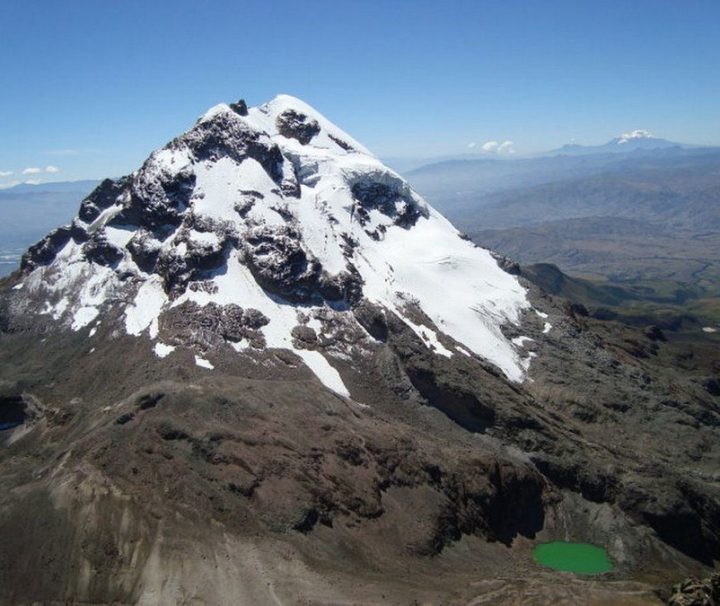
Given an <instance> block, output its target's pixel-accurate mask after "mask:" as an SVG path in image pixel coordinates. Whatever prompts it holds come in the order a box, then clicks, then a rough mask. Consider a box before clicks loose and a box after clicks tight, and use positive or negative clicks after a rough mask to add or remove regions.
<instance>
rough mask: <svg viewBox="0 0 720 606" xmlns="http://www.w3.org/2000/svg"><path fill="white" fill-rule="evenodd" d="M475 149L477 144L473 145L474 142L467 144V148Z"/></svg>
mask: <svg viewBox="0 0 720 606" xmlns="http://www.w3.org/2000/svg"><path fill="white" fill-rule="evenodd" d="M476 147H477V143H475V141H473V142H471V143H468V148H470V149H475V148H476Z"/></svg>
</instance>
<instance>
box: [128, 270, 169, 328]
mask: <svg viewBox="0 0 720 606" xmlns="http://www.w3.org/2000/svg"><path fill="white" fill-rule="evenodd" d="M166 302H167V295H166V294H165V291H164V290H163V286H162V282H161V280H160V278H159V277H158V276H152V277H150V278H149V279H148V280H146V281H145V282H143V284H142V285H141V286H140V288H139V289H138V292H137V295H136V296H135V300H134V301H133V303H132V304H131V305H128V306H127V307H126V308H125V330H126V331H127V333H128V334H129V335H133V336H136V337H137V336H139V335H140V334H141V333H142V332H143V331H144V330H145V329H146V328H149V327H150V325H151V324H152V322H153V320H156V319H157V317H158V316H159V315H160V312H161V311H162V308H163V306H164V305H165V303H166Z"/></svg>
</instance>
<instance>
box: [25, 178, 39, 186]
mask: <svg viewBox="0 0 720 606" xmlns="http://www.w3.org/2000/svg"><path fill="white" fill-rule="evenodd" d="M24 183H25V185H40V184H41V183H42V179H28V180H27V181H25V182H24Z"/></svg>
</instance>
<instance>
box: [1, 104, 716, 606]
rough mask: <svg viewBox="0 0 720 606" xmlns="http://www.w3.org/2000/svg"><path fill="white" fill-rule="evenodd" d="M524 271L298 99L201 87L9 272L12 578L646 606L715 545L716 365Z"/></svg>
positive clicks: (336, 595)
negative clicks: (536, 545) (584, 568)
mask: <svg viewBox="0 0 720 606" xmlns="http://www.w3.org/2000/svg"><path fill="white" fill-rule="evenodd" d="M522 275H523V272H522V270H521V268H519V267H518V266H517V265H516V264H514V263H512V261H510V260H508V259H498V258H497V257H496V256H495V255H493V254H492V253H491V252H490V251H487V250H485V249H482V248H479V247H477V246H475V245H474V244H473V243H472V242H469V241H468V240H467V239H466V238H464V237H463V236H462V235H461V234H460V233H459V232H457V231H456V230H455V229H454V228H453V227H452V226H451V225H450V224H449V223H447V221H445V220H444V219H443V218H442V217H441V216H440V215H438V213H436V212H435V211H434V210H433V209H432V208H431V207H430V206H428V205H427V204H426V203H425V202H424V200H423V199H422V198H421V197H420V196H418V195H417V194H416V193H415V192H413V191H412V189H411V188H410V187H409V186H408V185H407V183H406V182H405V181H404V180H403V179H402V178H401V177H400V176H398V175H397V174H395V173H393V172H392V171H390V170H389V169H387V168H386V167H384V166H383V165H382V164H381V163H380V162H379V161H378V160H377V159H376V158H375V157H373V156H372V155H371V154H370V153H369V152H368V151H367V150H365V149H364V148H363V147H362V145H360V144H359V143H358V142H356V141H354V140H353V139H352V138H351V137H350V136H349V135H347V134H346V133H343V132H342V131H341V130H340V129H339V128H337V127H336V126H335V125H333V124H332V123H330V122H329V121H328V120H326V119H325V118H324V117H323V116H321V115H320V114H319V113H317V112H316V111H315V110H313V109H312V108H310V107H308V106H307V105H305V104H304V103H302V102H301V101H299V100H297V99H293V98H290V97H285V96H282V97H279V98H277V99H275V100H273V101H271V102H270V103H268V104H266V105H264V106H261V107H259V108H247V106H246V105H245V104H244V102H239V103H237V104H233V105H231V106H226V105H220V106H217V107H216V108H213V109H212V110H210V111H209V112H208V113H207V114H205V115H204V116H203V117H201V118H200V120H199V121H198V122H197V123H196V124H195V125H194V126H193V127H192V128H191V129H190V130H189V131H187V132H186V133H184V134H183V135H181V136H179V137H178V138H177V139H175V140H173V141H171V142H170V143H169V144H168V145H167V146H165V147H164V148H163V149H161V150H158V151H156V152H154V153H153V154H152V155H151V156H150V158H148V160H147V161H146V162H145V164H144V165H143V166H142V167H141V168H140V169H139V170H138V171H136V172H134V173H133V174H131V175H129V176H127V177H124V178H122V179H119V180H117V181H109V180H108V181H104V182H103V183H102V184H101V185H100V186H99V187H98V188H97V189H96V191H95V192H93V193H92V194H91V195H90V196H89V197H88V198H87V199H86V200H84V201H83V202H82V204H81V207H80V212H79V214H78V217H77V218H76V219H75V221H74V222H73V223H72V225H71V226H68V227H63V228H60V229H58V230H56V231H55V232H53V233H51V234H50V235H49V236H47V237H46V238H45V239H44V240H43V241H41V242H40V243H38V244H37V245H35V246H33V247H32V248H31V249H30V250H29V251H28V253H27V254H26V255H25V257H24V260H23V265H22V268H21V270H20V271H19V272H17V273H16V274H14V275H13V276H11V277H10V278H8V279H7V280H5V281H3V282H1V283H0V427H3V428H2V429H0V469H2V472H0V513H2V515H0V536H2V537H3V549H2V550H0V602H3V601H5V602H8V603H31V602H46V603H65V602H88V603H163V604H165V603H167V604H175V603H183V604H190V603H212V604H238V603H240V604H266V603H269V604H271V603H278V602H281V603H291V604H294V603H356V602H358V601H359V602H360V603H412V602H413V601H415V600H416V601H427V600H430V601H434V602H438V603H448V604H454V603H458V604H467V603H478V604H479V603H488V600H490V601H494V603H531V602H532V600H535V601H536V603H561V602H565V603H593V601H596V602H597V603H618V604H627V603H656V602H653V600H655V598H654V597H653V596H654V595H655V594H654V593H653V592H654V590H655V589H656V588H655V587H650V586H648V585H646V584H642V583H640V584H638V583H639V582H638V581H637V579H638V578H642V579H645V578H654V579H664V580H665V581H666V583H665V585H666V586H668V587H669V586H670V585H671V584H672V583H673V582H675V581H676V580H677V579H678V578H683V577H686V576H689V575H690V574H699V573H700V572H701V571H703V570H704V567H705V566H708V565H711V564H712V562H713V560H717V559H720V500H719V496H720V494H719V493H720V491H719V490H718V485H717V481H718V478H717V473H716V470H717V469H718V468H720V467H719V466H720V448H719V447H718V444H720V440H718V438H719V437H720V436H718V433H719V431H720V409H718V407H717V397H716V395H714V389H713V385H711V384H710V382H708V377H707V375H704V376H702V377H685V376H683V375H682V374H680V373H678V372H677V371H676V370H675V369H674V368H672V367H670V366H667V365H663V363H662V362H661V361H660V360H661V354H662V352H663V351H664V348H667V347H669V346H670V345H669V343H668V341H667V340H664V339H663V338H661V336H659V335H658V333H657V332H650V333H648V334H644V333H642V332H639V331H638V332H632V333H631V334H630V333H629V332H628V331H629V330H630V329H622V330H621V329H620V328H618V327H616V326H614V325H613V324H611V323H603V322H599V321H597V320H595V319H594V318H591V317H589V316H588V314H587V313H582V310H581V309H580V308H578V307H577V306H573V305H570V304H568V303H567V302H565V301H560V300H555V299H553V298H552V297H550V296H548V295H546V294H545V293H543V292H542V291H540V290H539V289H538V288H537V287H535V286H534V285H533V284H531V283H530V282H528V281H526V280H525V278H523V277H522ZM3 423H4V424H5V425H4V426H3ZM554 539H573V540H581V541H588V542H593V543H598V544H601V545H603V546H605V547H606V548H607V549H608V551H609V553H610V556H611V558H612V559H613V561H614V563H615V570H614V572H613V573H612V574H613V575H614V576H611V577H610V578H609V579H607V580H608V583H605V582H604V580H603V579H600V580H593V581H592V582H584V581H583V580H578V581H577V582H576V583H568V582H567V578H566V577H563V576H561V575H556V574H555V573H552V572H549V571H544V570H541V569H539V568H538V567H537V566H536V565H535V564H533V562H532V558H531V555H530V547H531V545H532V542H534V541H540V540H554ZM38 561H42V562H43V565H42V566H41V567H38V566H37V565H36V564H35V562H38ZM640 571H641V572H642V576H641V575H640ZM561 581H562V582H561ZM358 583H361V585H362V586H363V591H364V592H367V595H362V596H358V594H357V587H358ZM540 596H544V598H543V597H540ZM628 600H635V601H634V602H630V601H628ZM640 600H642V601H640Z"/></svg>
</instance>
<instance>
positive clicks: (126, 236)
mask: <svg viewBox="0 0 720 606" xmlns="http://www.w3.org/2000/svg"><path fill="white" fill-rule="evenodd" d="M134 235H135V231H134V230H133V229H132V228H130V227H128V228H127V229H123V228H120V227H110V226H106V227H105V237H106V238H107V241H108V242H110V244H114V245H115V246H117V247H118V248H124V247H125V246H127V243H128V242H130V239H131V238H132V237H133V236H134Z"/></svg>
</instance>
